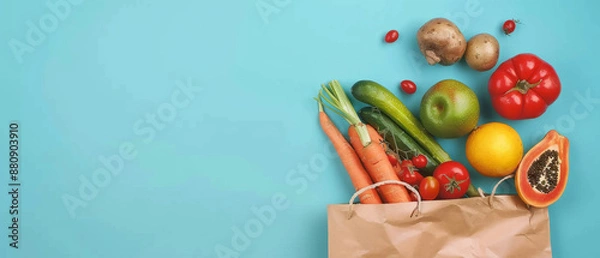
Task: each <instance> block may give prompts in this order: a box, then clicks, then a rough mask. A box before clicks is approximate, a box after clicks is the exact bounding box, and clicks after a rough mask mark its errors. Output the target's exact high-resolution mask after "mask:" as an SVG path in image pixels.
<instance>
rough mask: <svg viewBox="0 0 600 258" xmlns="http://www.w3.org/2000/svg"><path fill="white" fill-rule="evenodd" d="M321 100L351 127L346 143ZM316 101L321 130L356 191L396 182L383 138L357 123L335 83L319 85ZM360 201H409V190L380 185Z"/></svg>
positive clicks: (343, 94) (343, 93)
mask: <svg viewBox="0 0 600 258" xmlns="http://www.w3.org/2000/svg"><path fill="white" fill-rule="evenodd" d="M322 100H324V101H325V102H326V103H327V104H329V106H327V107H328V108H329V109H330V110H332V111H333V112H335V113H336V114H338V115H340V116H342V117H343V118H344V120H346V121H347V122H348V123H349V124H350V126H349V127H348V136H349V140H346V138H345V137H344V136H343V134H342V133H341V131H340V130H339V129H338V128H337V127H336V126H335V125H334V124H333V122H332V121H331V119H330V118H329V116H328V115H327V114H326V113H325V110H324V109H323V101H322ZM317 102H318V103H319V122H320V124H321V128H322V129H323V131H324V132H325V134H326V135H327V137H328V138H329V140H330V141H331V143H332V145H333V146H334V148H335V149H336V151H337V153H338V155H339V157H340V160H341V161H342V164H343V166H344V168H345V169H346V171H347V173H348V175H349V177H350V180H351V181H352V184H353V186H354V188H355V190H359V189H361V188H363V187H366V186H369V185H372V184H373V183H377V182H381V181H385V180H399V178H398V176H397V174H396V171H395V169H394V167H393V166H392V164H391V162H390V161H389V159H388V156H387V153H386V148H385V146H384V145H383V144H382V142H383V139H382V137H381V136H380V135H379V133H378V132H377V131H376V130H375V128H373V127H372V126H370V125H368V124H365V123H363V122H362V121H361V120H360V118H359V116H358V114H357V112H356V110H355V109H354V106H353V105H352V103H351V102H350V99H349V98H348V96H347V95H346V93H345V92H344V89H343V88H342V86H341V85H340V84H339V82H338V81H336V80H333V81H331V82H330V83H329V87H326V86H325V85H322V89H321V90H320V91H319V98H317ZM359 199H360V203H363V204H380V203H398V202H409V201H411V198H410V196H409V194H408V190H407V189H406V188H405V187H404V186H402V185H383V186H380V188H379V191H376V190H371V191H366V192H364V193H363V194H361V195H360V196H359Z"/></svg>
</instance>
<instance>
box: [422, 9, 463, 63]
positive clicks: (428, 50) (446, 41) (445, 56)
mask: <svg viewBox="0 0 600 258" xmlns="http://www.w3.org/2000/svg"><path fill="white" fill-rule="evenodd" d="M417 42H418V43H419V49H420V50H421V53H422V54H423V55H424V56H425V59H426V60H427V63H429V64H430V65H435V64H438V63H439V64H441V65H444V66H448V65H452V64H454V63H456V62H458V61H459V60H460V59H461V58H462V57H463V55H464V53H465V50H466V49H467V40H466V39H465V36H464V35H463V34H462V32H461V31H460V30H459V29H458V27H457V26H456V25H455V24H454V23H453V22H451V21H450V20H448V19H445V18H434V19H431V20H429V21H428V22H426V23H425V24H424V25H423V26H421V28H420V29H419V31H418V32H417Z"/></svg>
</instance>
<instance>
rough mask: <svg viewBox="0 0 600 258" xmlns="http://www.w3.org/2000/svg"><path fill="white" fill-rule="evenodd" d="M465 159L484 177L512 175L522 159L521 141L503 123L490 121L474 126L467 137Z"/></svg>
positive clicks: (515, 133) (512, 129)
mask: <svg viewBox="0 0 600 258" xmlns="http://www.w3.org/2000/svg"><path fill="white" fill-rule="evenodd" d="M466 155H467V160H468V161H469V163H470V164H471V166H473V168H474V169H475V170H477V172H479V173H480V174H482V175H484V176H488V177H504V176H507V175H510V174H512V173H513V172H514V171H515V170H516V169H517V166H518V165H519V163H520V162H521V159H522V158H523V142H522V141H521V136H519V133H517V131H516V130H515V129H514V128H512V127H510V126H509V125H507V124H504V123H500V122H490V123H487V124H483V125H481V126H479V127H477V128H475V129H474V130H473V131H472V132H471V133H470V134H469V136H468V137H467V143H466Z"/></svg>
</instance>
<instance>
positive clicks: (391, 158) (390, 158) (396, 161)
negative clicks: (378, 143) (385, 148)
mask: <svg viewBox="0 0 600 258" xmlns="http://www.w3.org/2000/svg"><path fill="white" fill-rule="evenodd" d="M387 157H388V160H389V161H390V163H391V164H392V166H395V165H396V164H398V159H396V156H394V155H392V154H388V155H387Z"/></svg>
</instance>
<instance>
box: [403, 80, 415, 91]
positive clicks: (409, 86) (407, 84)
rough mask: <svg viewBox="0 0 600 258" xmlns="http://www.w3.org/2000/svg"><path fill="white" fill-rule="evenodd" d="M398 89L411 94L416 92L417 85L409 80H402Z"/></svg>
mask: <svg viewBox="0 0 600 258" xmlns="http://www.w3.org/2000/svg"><path fill="white" fill-rule="evenodd" d="M400 88H402V90H403V91H404V92H406V93H408V94H413V93H415V92H416V91H417V85H416V84H415V83H414V82H413V81H411V80H404V81H402V82H400Z"/></svg>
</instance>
